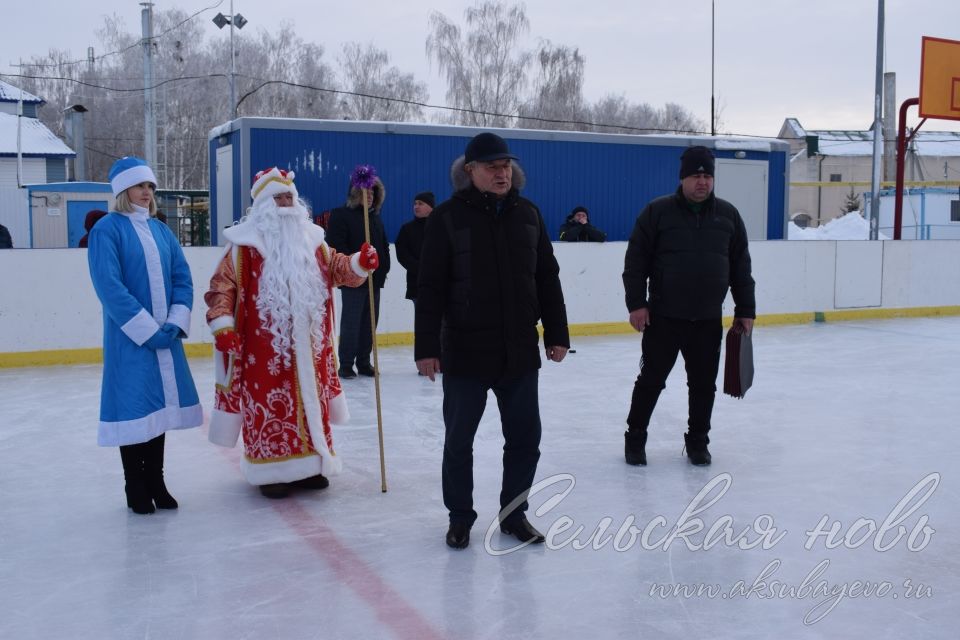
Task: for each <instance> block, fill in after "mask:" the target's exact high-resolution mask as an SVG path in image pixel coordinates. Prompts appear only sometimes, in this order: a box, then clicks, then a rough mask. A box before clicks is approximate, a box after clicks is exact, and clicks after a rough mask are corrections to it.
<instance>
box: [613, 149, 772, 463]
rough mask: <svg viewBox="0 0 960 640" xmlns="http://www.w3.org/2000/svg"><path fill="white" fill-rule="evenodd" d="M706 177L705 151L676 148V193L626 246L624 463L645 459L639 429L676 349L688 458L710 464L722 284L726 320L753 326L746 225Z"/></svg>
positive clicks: (708, 156)
mask: <svg viewBox="0 0 960 640" xmlns="http://www.w3.org/2000/svg"><path fill="white" fill-rule="evenodd" d="M713 173H714V157H713V153H712V152H711V151H710V149H708V148H706V147H701V146H696V147H690V148H688V149H687V150H686V151H684V152H683V155H682V156H681V157H680V186H679V188H678V189H677V191H676V193H674V194H673V195H670V196H663V197H660V198H657V199H655V200H653V201H652V202H650V203H649V204H648V205H647V206H646V208H644V210H643V211H642V212H641V213H640V215H639V216H638V217H637V221H636V224H635V225H634V228H633V233H632V234H631V235H630V241H629V242H628V244H627V253H626V256H625V259H624V268H623V285H624V289H625V290H626V303H627V310H628V311H629V312H630V324H631V326H633V328H634V329H636V330H637V331H640V332H642V333H643V341H642V346H641V349H642V357H641V360H640V375H639V376H637V381H636V383H635V384H634V388H633V398H632V400H631V403H630V413H629V415H628V416H627V431H626V433H625V434H624V438H625V443H624V453H625V457H626V462H627V464H632V465H645V464H647V456H646V449H645V447H646V442H647V426H648V424H649V422H650V416H651V415H652V414H653V409H654V407H655V406H656V404H657V399H658V398H659V397H660V392H661V391H662V390H663V388H664V386H665V383H666V380H667V376H668V375H669V374H670V370H671V369H673V365H674V364H675V363H676V361H677V355H678V354H682V355H683V361H684V365H685V367H686V370H687V387H688V388H689V419H688V421H687V425H688V428H689V429H688V432H687V433H685V434H684V440H685V442H686V450H687V456H688V458H689V459H690V463H691V464H694V465H698V466H699V465H708V464H710V462H711V455H710V451H709V449H708V448H707V444H708V443H709V442H710V438H709V437H708V435H707V434H708V432H709V431H710V418H711V414H712V413H713V402H714V397H715V396H716V391H717V386H716V380H717V372H718V369H719V366H720V342H721V340H722V337H723V325H722V324H721V315H722V311H723V301H724V298H726V295H727V290H728V289H729V290H730V291H731V292H732V294H733V301H734V304H735V307H734V312H733V313H734V324H735V325H737V326H738V328H739V330H741V331H743V332H745V333H750V331H751V330H752V328H753V319H754V318H755V317H756V302H755V300H754V282H753V276H752V275H751V267H750V252H749V250H748V248H747V231H746V228H745V226H744V224H743V219H742V218H741V217H740V213H739V212H738V211H737V209H736V207H734V206H733V205H732V204H730V203H729V202H727V201H726V200H721V199H720V198H717V197H716V196H715V195H714V193H713ZM648 287H649V295H648Z"/></svg>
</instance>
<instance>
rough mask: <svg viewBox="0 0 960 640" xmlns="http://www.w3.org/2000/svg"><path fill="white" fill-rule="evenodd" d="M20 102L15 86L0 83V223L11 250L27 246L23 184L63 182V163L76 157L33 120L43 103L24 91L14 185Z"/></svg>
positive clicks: (43, 126) (19, 94)
mask: <svg viewBox="0 0 960 640" xmlns="http://www.w3.org/2000/svg"><path fill="white" fill-rule="evenodd" d="M20 100H21V91H20V89H19V88H18V87H15V86H13V85H11V84H8V83H6V82H3V81H2V80H0V224H3V225H4V226H5V227H7V229H9V230H10V235H11V236H13V246H14V247H26V246H29V238H30V231H29V223H28V205H27V194H26V190H25V189H20V188H18V187H20V186H22V185H25V184H47V183H49V182H64V181H65V180H66V179H67V160H68V159H70V158H73V157H75V156H76V155H77V154H76V153H75V152H74V151H73V149H71V148H70V147H68V146H67V145H66V144H64V142H63V141H62V140H61V139H60V138H58V137H57V136H56V135H55V134H54V133H53V132H52V131H50V129H48V128H47V127H46V126H45V125H44V124H43V123H42V122H40V120H38V119H37V110H38V109H39V108H40V107H41V106H42V105H43V104H44V103H45V100H44V99H43V98H39V97H37V96H35V95H33V94H32V93H28V92H26V91H24V92H23V93H22V100H23V116H24V117H23V118H22V121H21V123H20V136H19V137H20V145H19V150H20V157H21V158H22V160H21V162H22V174H21V176H20V184H19V185H18V184H17V119H18V118H17V113H18V108H19V103H20Z"/></svg>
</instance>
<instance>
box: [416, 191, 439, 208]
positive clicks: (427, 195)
mask: <svg viewBox="0 0 960 640" xmlns="http://www.w3.org/2000/svg"><path fill="white" fill-rule="evenodd" d="M413 199H414V200H419V201H420V202H422V203H424V204H428V205H430V208H431V209H433V207H434V206H436V205H435V204H434V203H435V202H436V199H435V198H434V197H433V191H421V192H420V193H418V194H417V195H415V196H413Z"/></svg>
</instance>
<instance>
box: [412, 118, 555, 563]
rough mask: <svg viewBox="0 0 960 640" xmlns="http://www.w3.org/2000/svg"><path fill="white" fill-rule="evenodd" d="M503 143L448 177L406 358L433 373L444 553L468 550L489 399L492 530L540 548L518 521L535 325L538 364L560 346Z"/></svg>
mask: <svg viewBox="0 0 960 640" xmlns="http://www.w3.org/2000/svg"><path fill="white" fill-rule="evenodd" d="M515 160H516V156H514V155H512V154H511V153H510V150H509V149H508V147H507V143H506V142H505V141H504V140H503V138H501V137H500V136H497V135H495V134H493V133H481V134H479V135H477V136H475V137H474V138H473V139H471V140H470V142H469V143H468V144H467V148H466V153H465V154H464V156H463V157H460V158H458V159H457V160H456V161H454V163H453V166H452V168H451V171H450V175H451V179H452V181H453V183H454V184H453V186H454V191H455V192H454V194H453V196H452V197H451V198H450V199H449V200H447V201H446V202H443V203H441V204H440V205H439V206H438V207H437V208H436V209H434V211H433V213H432V214H431V215H430V218H429V219H428V221H427V228H426V236H425V238H424V243H423V253H422V255H421V258H420V278H419V281H418V287H417V304H416V327H415V347H414V353H415V358H416V361H417V369H418V370H419V371H420V373H422V374H423V375H425V376H429V378H430V380H433V379H434V377H435V376H436V374H438V373H440V372H441V371H442V372H443V421H444V424H445V426H446V438H445V440H444V447H443V502H444V505H445V506H446V507H447V509H448V511H449V514H450V527H449V529H448V531H447V536H446V542H447V545H449V546H450V547H453V548H457V549H462V548H464V547H466V546H467V545H468V544H469V543H470V528H471V527H472V526H473V523H474V521H475V520H476V518H477V513H476V511H474V510H473V440H474V437H475V435H476V432H477V427H478V425H479V423H480V417H481V416H482V415H483V410H484V407H485V405H486V400H487V391H489V390H490V389H492V390H493V393H494V395H495V396H496V397H497V406H498V407H499V409H500V420H501V423H502V427H503V435H504V439H505V445H504V448H503V484H502V490H501V493H500V514H499V520H500V530H501V531H502V532H503V533H506V534H509V535H513V536H516V538H517V539H518V540H520V541H521V542H523V543H538V542H543V540H544V537H543V535H542V534H541V533H540V532H539V531H537V530H536V529H535V528H534V527H533V526H532V525H531V524H530V522H529V521H528V520H527V518H526V516H525V512H526V509H527V502H526V498H527V493H528V492H529V490H530V487H531V485H532V484H533V477H534V475H535V474H536V471H537V462H538V461H539V459H540V449H539V447H540V408H539V401H538V388H537V379H538V375H539V369H540V350H539V335H538V333H537V323H538V321H541V320H542V322H543V341H544V345H545V352H546V357H547V359H548V360H553V361H554V362H560V361H561V360H563V358H564V356H566V353H567V349H568V348H569V346H570V336H569V333H568V330H567V312H566V307H565V306H564V303H563V292H562V290H561V288H560V275H559V274H560V268H559V266H558V265H557V260H556V258H555V257H554V255H553V246H552V245H551V244H550V240H549V238H548V237H547V231H546V228H545V227H544V223H543V218H542V216H541V215H540V210H539V209H537V207H536V205H534V204H533V203H532V202H530V201H529V200H527V199H525V198H522V197H521V196H520V189H521V188H522V186H523V174H522V172H521V170H520V167H519V166H518V165H517V164H516V162H515Z"/></svg>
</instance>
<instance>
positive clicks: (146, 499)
mask: <svg viewBox="0 0 960 640" xmlns="http://www.w3.org/2000/svg"><path fill="white" fill-rule="evenodd" d="M143 453H144V444H143V443H141V444H128V445H124V446H122V447H120V461H121V462H122V463H123V479H124V480H125V481H126V485H125V486H124V488H123V489H124V492H125V493H126V494H127V506H128V507H130V508H131V509H133V512H134V513H139V514H140V515H146V514H148V513H153V512H154V510H155V509H154V508H153V500H151V499H150V496H149V495H148V493H147V486H146V484H144V470H143Z"/></svg>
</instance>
